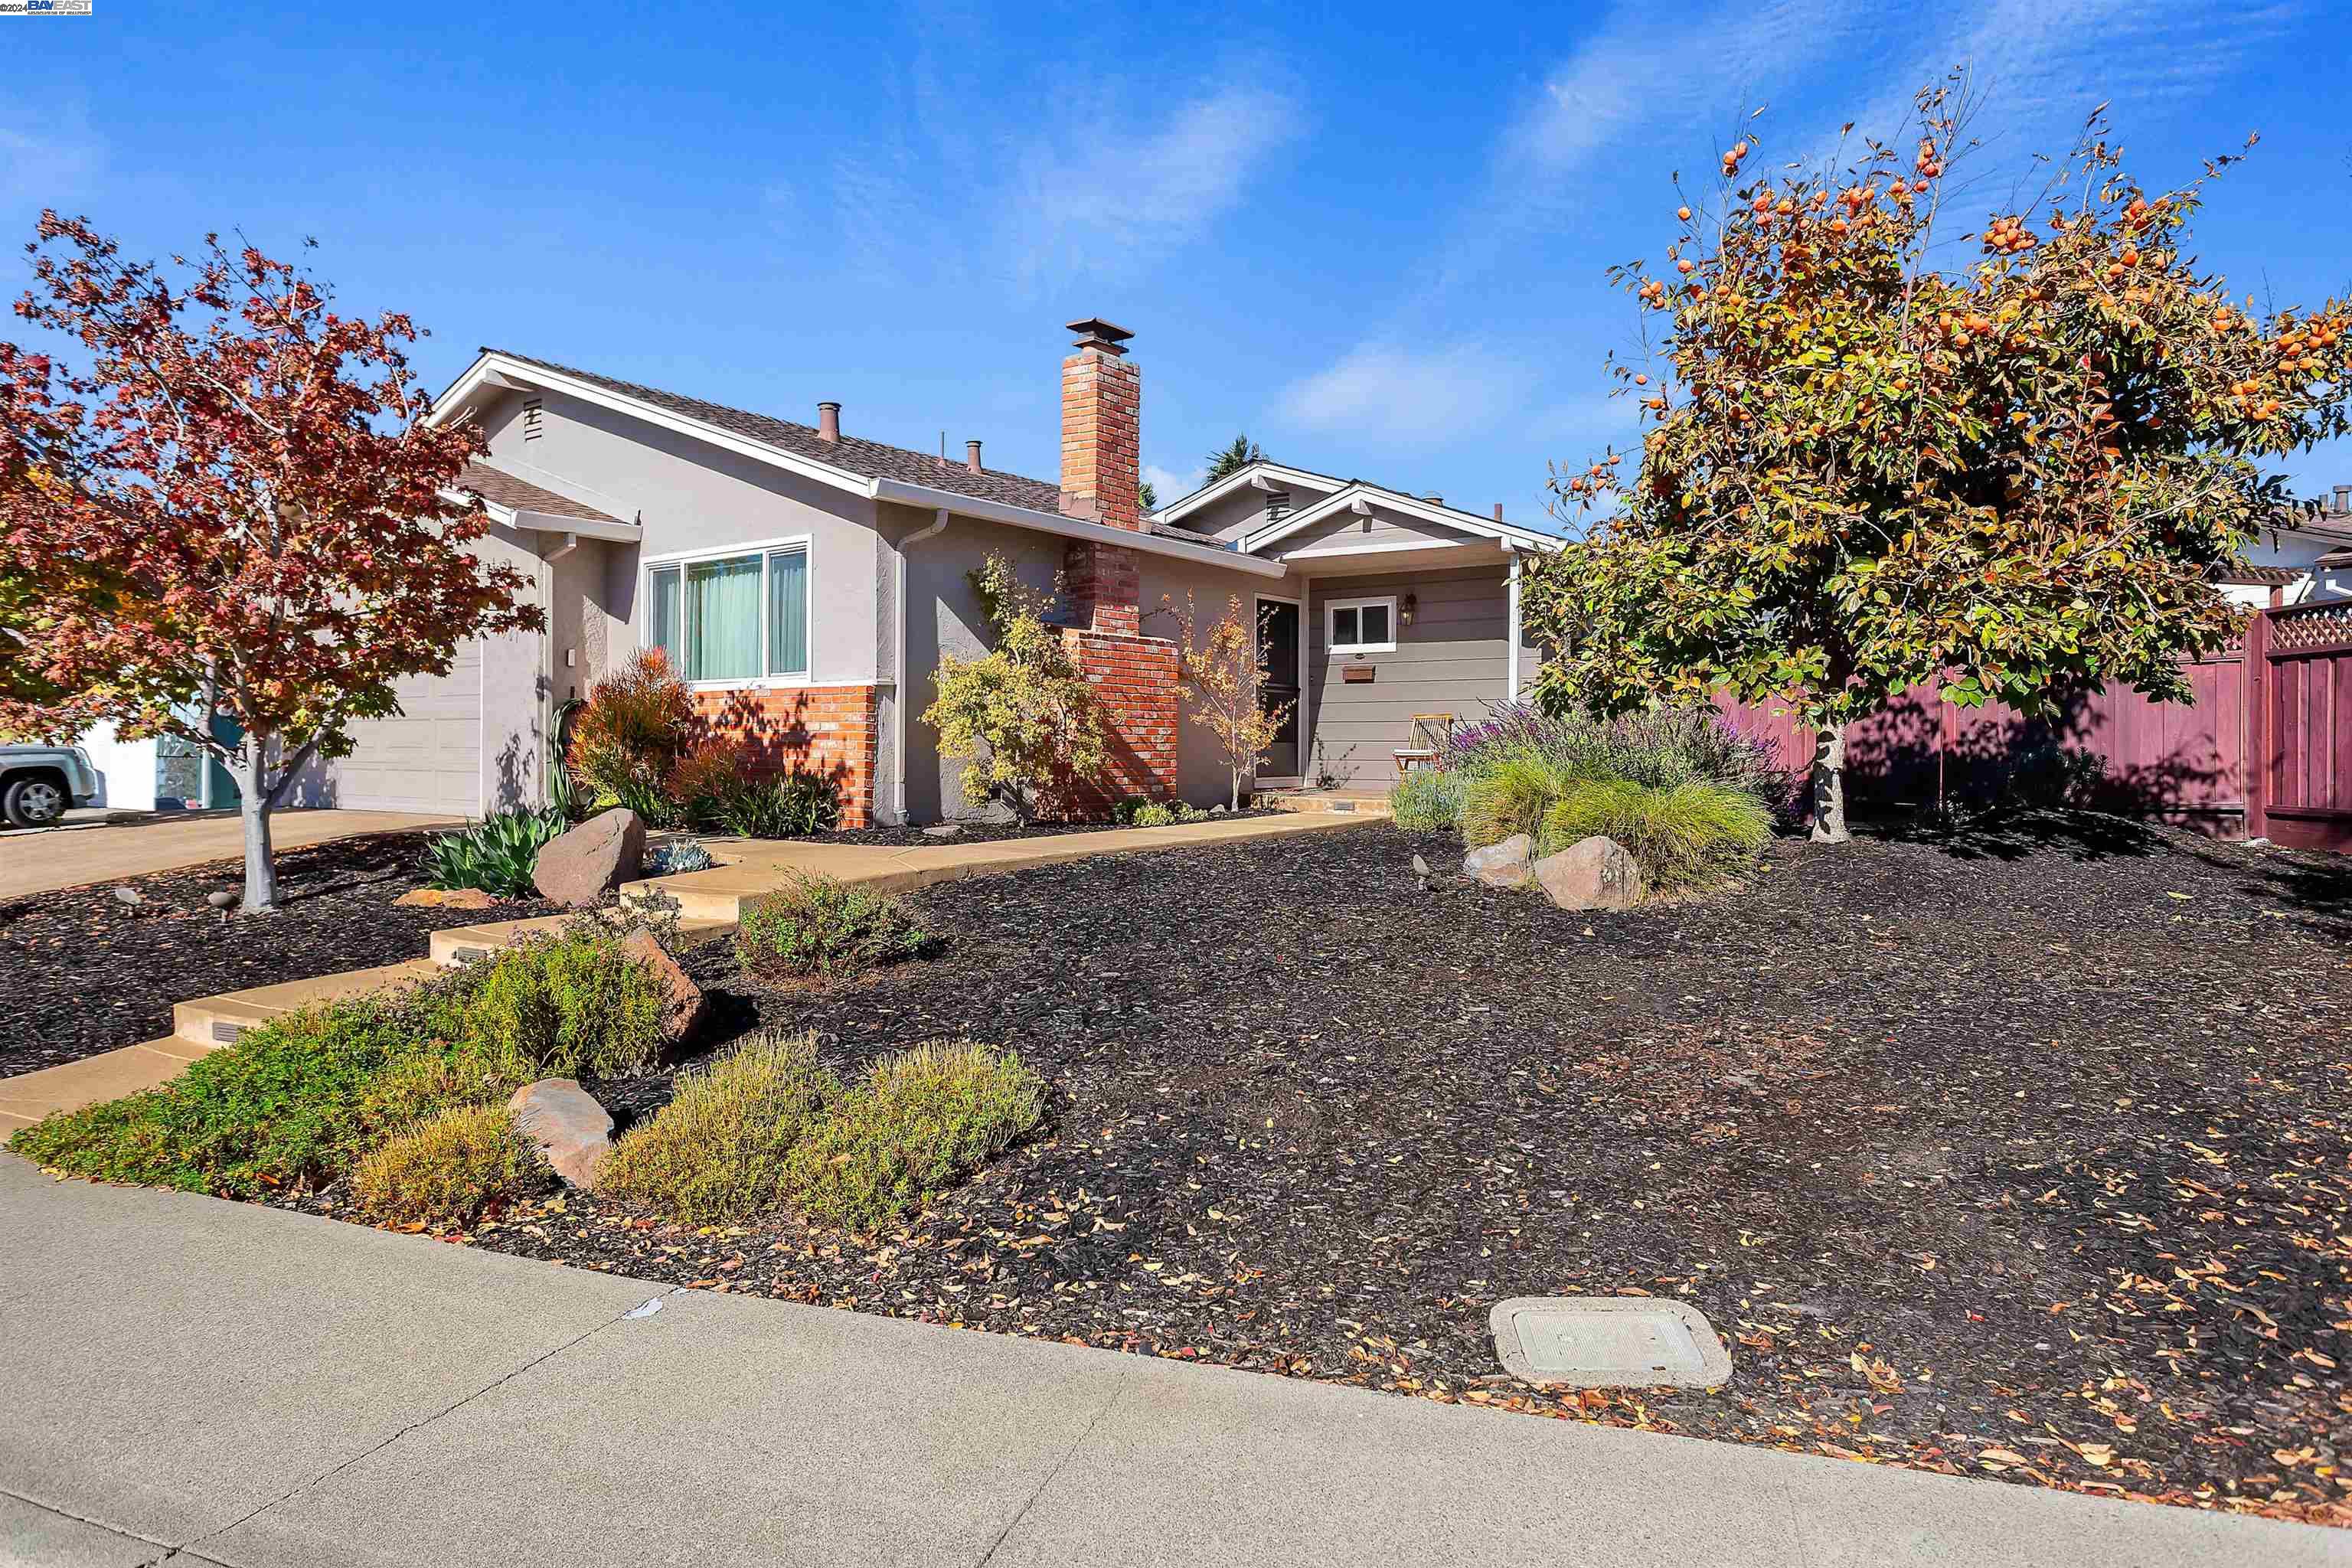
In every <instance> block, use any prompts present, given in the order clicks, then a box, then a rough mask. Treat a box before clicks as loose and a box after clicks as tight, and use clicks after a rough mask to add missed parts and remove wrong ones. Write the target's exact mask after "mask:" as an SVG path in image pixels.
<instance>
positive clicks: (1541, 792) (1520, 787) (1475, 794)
mask: <svg viewBox="0 0 2352 1568" xmlns="http://www.w3.org/2000/svg"><path fill="white" fill-rule="evenodd" d="M1580 776H1582V775H1580V774H1578V773H1574V772H1572V771H1571V770H1570V768H1569V767H1568V766H1567V765H1566V764H1564V763H1560V762H1559V761H1557V760H1555V759H1553V758H1549V757H1545V756H1541V755H1521V756H1508V757H1504V758H1501V759H1499V760H1497V761H1496V763H1494V765H1493V766H1492V767H1490V768H1489V769H1487V770H1486V772H1485V773H1474V774H1472V775H1470V778H1469V781H1468V783H1466V784H1465V785H1464V786H1463V792H1462V837H1463V838H1464V839H1465V841H1466V842H1467V843H1468V844H1469V846H1470V847H1472V848H1473V849H1483V848H1485V847H1486V846H1487V845H1489V844H1500V843H1501V842H1502V841H1503V840H1504V839H1506V838H1508V837H1512V836H1513V835H1514V834H1519V833H1524V834H1526V835H1528V837H1530V838H1532V837H1537V836H1538V835H1539V834H1541V833H1542V832H1543V819H1544V813H1546V812H1547V811H1549V810H1550V809H1551V806H1552V803H1553V802H1554V801H1556V800H1558V799H1559V797H1560V795H1561V793H1562V792H1563V791H1565V790H1566V789H1567V788H1568V787H1569V785H1570V784H1573V783H1574V782H1576V780H1577V779H1578V778H1579V777H1580Z"/></svg>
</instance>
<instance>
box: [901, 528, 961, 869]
mask: <svg viewBox="0 0 2352 1568" xmlns="http://www.w3.org/2000/svg"><path fill="white" fill-rule="evenodd" d="M947 525H948V509H947V508H945V507H940V509H939V510H937V511H936V512H934V513H933V514H932V517H931V521H929V523H927V524H925V525H924V526H923V527H921V528H919V529H917V530H915V531H914V532H912V533H910V534H908V535H907V537H906V538H904V539H902V540H900V541H898V614H897V615H895V616H893V617H892V620H893V621H894V622H895V623H896V627H897V631H898V658H897V661H896V663H895V664H894V665H893V667H892V668H891V672H890V673H891V678H892V679H895V680H896V681H898V691H897V693H896V694H895V697H894V700H892V702H891V704H890V731H891V738H890V771H891V774H892V777H891V785H890V793H891V799H892V803H893V804H894V805H896V806H897V807H898V826H900V827H904V826H907V704H908V701H909V700H911V699H910V696H909V688H910V687H911V686H912V685H913V682H912V681H910V680H909V679H908V675H907V552H908V550H910V549H912V548H913V547H914V546H916V545H918V544H920V543H921V542H923V541H924V540H926V539H929V538H931V537H933V536H934V535H936V534H938V533H939V532H940V531H941V530H943V529H945V528H946V527H947Z"/></svg>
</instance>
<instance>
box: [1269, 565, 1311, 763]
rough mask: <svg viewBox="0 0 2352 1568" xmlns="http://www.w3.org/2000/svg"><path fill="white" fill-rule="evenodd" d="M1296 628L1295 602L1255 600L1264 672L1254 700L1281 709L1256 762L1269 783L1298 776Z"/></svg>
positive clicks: (1300, 720)
mask: <svg viewBox="0 0 2352 1568" xmlns="http://www.w3.org/2000/svg"><path fill="white" fill-rule="evenodd" d="M1298 631H1299V612H1298V605H1297V601H1295V600H1291V599H1260V600H1259V601H1258V602H1257V646H1258V662H1259V666H1260V668H1262V669H1263V670H1264V672H1265V679H1263V680H1261V681H1260V682H1259V685H1258V702H1259V704H1260V706H1262V707H1263V708H1264V709H1265V710H1266V711H1267V712H1269V713H1272V712H1276V711H1283V720H1282V724H1281V727H1280V728H1278V729H1277V730H1276V731H1275V734H1274V742H1273V743H1272V744H1271V745H1269V746H1267V747H1266V749H1265V762H1263V763H1260V764H1259V765H1258V776H1259V778H1260V779H1261V780H1263V781H1265V782H1266V783H1269V784H1270V783H1274V782H1276V781H1277V780H1290V781H1292V782H1296V781H1297V778H1298V765H1299V755H1298V752H1299V737H1300V736H1301V735H1302V734H1304V733H1305V718H1304V716H1303V715H1302V714H1301V713H1300V711H1299V710H1300V707H1301V706H1302V705H1301V703H1300V700H1299V699H1300V697H1301V695H1302V693H1301V692H1300V691H1299V689H1298ZM1285 705H1287V707H1286V710H1285Z"/></svg>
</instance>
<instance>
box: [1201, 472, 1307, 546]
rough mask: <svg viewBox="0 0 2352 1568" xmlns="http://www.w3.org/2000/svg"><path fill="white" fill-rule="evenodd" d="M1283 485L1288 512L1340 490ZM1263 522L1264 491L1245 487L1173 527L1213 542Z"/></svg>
mask: <svg viewBox="0 0 2352 1568" xmlns="http://www.w3.org/2000/svg"><path fill="white" fill-rule="evenodd" d="M1279 482H1286V484H1287V485H1288V488H1289V490H1290V510H1292V511H1304V510H1306V509H1307V508H1308V507H1310V506H1313V505H1314V504H1315V503H1316V502H1317V501H1318V500H1322V499H1323V498H1324V497H1325V496H1328V495H1329V494H1330V493H1331V492H1332V491H1333V490H1336V489H1339V483H1338V482H1337V481H1330V480H1321V479H1317V480H1312V481H1309V480H1305V479H1293V480H1288V481H1279ZM1263 522H1265V491H1264V490H1262V489H1255V487H1253V486H1249V485H1244V486H1241V487H1240V488H1239V489H1234V490H1230V491H1228V492H1226V493H1225V494H1223V495H1221V496H1219V497H1218V498H1217V499H1216V500H1213V501H1211V502H1209V503H1208V504H1207V505H1206V506H1203V507H1202V508H1201V509H1200V510H1197V511H1192V512H1187V513H1186V514H1185V515H1184V516H1183V518H1182V519H1181V520H1180V521H1178V522H1177V524H1176V526H1177V527H1179V528H1188V529H1191V530H1192V531H1194V532H1195V533H1205V534H1208V535H1210V536H1211V537H1213V538H1216V539H1230V538H1232V537H1233V536H1234V534H1237V533H1240V532H1243V531H1245V530H1248V529H1253V528H1255V527H1257V526H1259V525H1260V524H1261V523H1263Z"/></svg>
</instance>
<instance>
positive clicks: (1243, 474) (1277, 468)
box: [1151, 462, 1347, 522]
mask: <svg viewBox="0 0 2352 1568" xmlns="http://www.w3.org/2000/svg"><path fill="white" fill-rule="evenodd" d="M1259 479H1267V480H1275V479H1279V480H1281V481H1282V482H1284V483H1285V484H1292V485H1304V486H1307V488H1308V489H1318V490H1319V489H1345V488H1346V486H1347V481H1346V480H1345V479H1335V478H1334V477H1332V476H1331V475H1329V474H1317V473H1310V472H1308V471H1307V469H1305V468H1285V467H1283V466H1282V465H1281V464H1280V463H1265V462H1257V463H1251V464H1248V465H1246V466H1244V467H1243V468H1235V469H1234V471H1233V472H1232V473H1230V474H1227V475H1226V476H1225V477H1224V478H1223V479H1219V480H1218V481H1217V482H1216V483H1215V484H1213V485H1203V486H1202V487H1201V488H1200V489H1197V490H1194V491H1193V492H1192V494H1191V495H1188V496H1185V497H1183V498H1181V500H1172V501H1170V502H1169V503H1168V504H1167V505H1166V506H1163V507H1161V508H1160V510H1158V511H1155V512H1153V513H1152V514H1151V515H1152V516H1153V517H1155V518H1157V519H1159V520H1160V521H1161V522H1173V521H1175V520H1176V519H1178V518H1180V517H1181V516H1183V515H1184V514H1185V513H1186V512H1191V511H1198V510H1200V509H1201V508H1202V507H1204V506H1206V505H1208V504H1209V503H1210V502H1211V501H1213V500H1216V499H1217V498H1218V497H1219V496H1227V495H1231V494H1233V493H1234V491H1235V490H1238V489H1253V488H1255V489H1264V488H1265V487H1264V486H1260V485H1258V484H1257V481H1258V480H1259Z"/></svg>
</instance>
